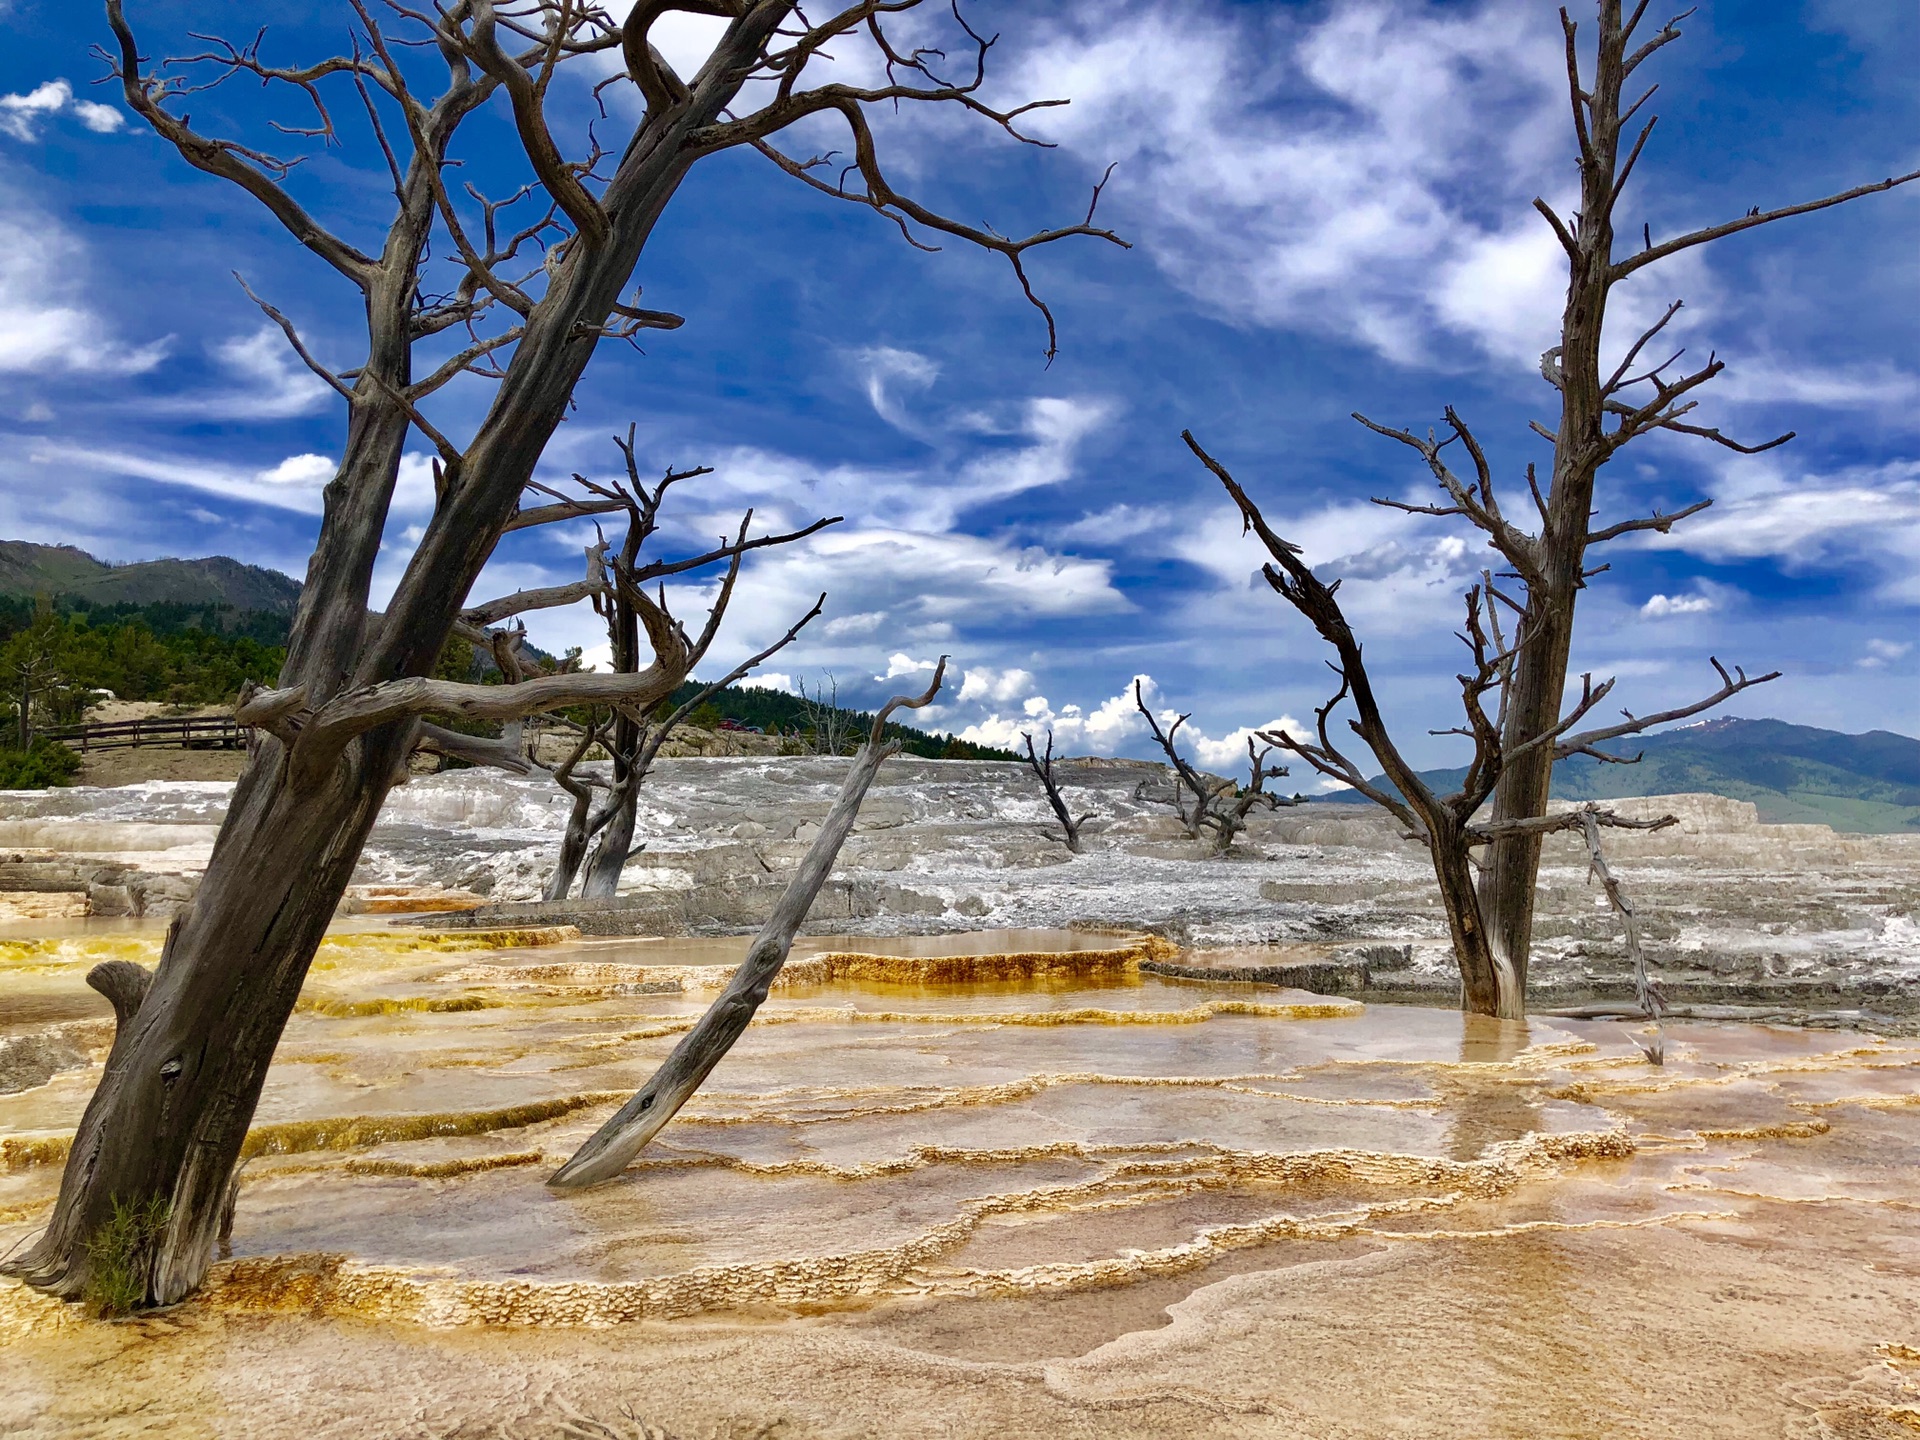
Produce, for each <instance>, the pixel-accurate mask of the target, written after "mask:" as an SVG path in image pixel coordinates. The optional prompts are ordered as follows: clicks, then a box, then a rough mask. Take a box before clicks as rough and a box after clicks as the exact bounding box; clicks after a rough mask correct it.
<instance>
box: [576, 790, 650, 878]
mask: <svg viewBox="0 0 1920 1440" xmlns="http://www.w3.org/2000/svg"><path fill="white" fill-rule="evenodd" d="M608 803H609V804H610V805H612V806H613V814H612V815H611V816H610V817H609V818H608V820H607V823H606V826H605V827H604V828H603V829H602V830H601V831H600V843H599V844H598V845H596V846H595V847H594V851H593V858H592V859H591V860H589V861H588V862H587V879H586V883H585V884H584V885H583V886H582V887H581V889H580V893H581V895H582V896H584V897H585V898H586V899H588V900H611V899H612V898H613V897H614V896H615V895H617V894H619V893H620V877H621V876H622V875H623V874H625V873H626V868H627V860H628V858H629V857H630V856H631V855H632V854H633V827H634V817H635V815H636V814H637V813H638V811H639V808H640V787H639V786H638V785H635V784H631V783H629V784H627V785H625V786H622V785H621V783H620V782H619V781H618V780H616V781H614V793H613V796H612V798H611V799H610V800H609V801H608Z"/></svg>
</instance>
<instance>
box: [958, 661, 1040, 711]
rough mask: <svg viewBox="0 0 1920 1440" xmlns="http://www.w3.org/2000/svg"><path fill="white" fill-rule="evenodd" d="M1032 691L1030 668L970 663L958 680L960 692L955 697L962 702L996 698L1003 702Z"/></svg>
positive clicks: (1029, 693)
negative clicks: (1004, 667) (1021, 668)
mask: <svg viewBox="0 0 1920 1440" xmlns="http://www.w3.org/2000/svg"><path fill="white" fill-rule="evenodd" d="M1032 693H1033V672H1032V671H1030V670H1020V669H1011V670H995V669H993V668H992V667H990V666H986V665H970V666H968V667H967V673H966V675H965V677H964V678H962V680H961V682H960V693H959V696H958V697H957V698H958V699H959V700H960V701H961V702H963V703H964V702H966V701H977V700H998V701H999V702H1001V703H1002V704H1005V703H1007V702H1008V701H1010V700H1017V699H1019V698H1020V697H1021V696H1023V695H1031V694H1032Z"/></svg>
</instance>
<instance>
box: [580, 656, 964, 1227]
mask: <svg viewBox="0 0 1920 1440" xmlns="http://www.w3.org/2000/svg"><path fill="white" fill-rule="evenodd" d="M946 670H947V657H946V656H944V655H942V656H941V657H940V663H939V664H938V665H937V666H935V667H934V672H933V683H932V684H931V685H929V686H928V687H927V688H926V691H925V692H924V693H923V694H921V695H919V696H918V697H908V696H905V695H896V696H894V697H893V699H891V700H889V701H888V702H887V703H886V704H885V705H883V706H881V707H880V713H879V714H878V715H876V716H874V719H873V728H872V730H871V731H869V732H868V735H867V740H866V743H865V744H864V745H862V746H861V747H860V750H859V752H858V753H857V754H856V755H855V756H854V759H853V765H852V767H851V768H850V769H849V770H848V772H847V778H846V780H845V782H844V783H843V784H842V785H841V787H840V795H839V798H838V799H836V800H835V801H834V802H833V808H832V809H831V810H830V811H828V812H827V818H826V819H825V820H824V821H822V822H821V825H820V833H819V834H818V835H816V836H815V837H814V840H813V843H812V844H811V845H809V846H808V847H807V853H806V855H805V857H804V858H803V859H802V860H801V861H800V868H799V869H798V871H797V872H796V873H795V874H794V877H793V879H792V880H791V881H789V882H788V884H787V889H786V893H785V894H783V895H782V896H781V897H780V901H779V903H778V904H777V905H775V906H774V910H773V914H772V915H771V916H769V917H768V919H767V923H766V924H765V925H763V926H762V927H761V929H760V934H759V935H758V936H757V937H756V938H755V940H754V942H753V946H752V948H751V949H749V950H748V951H747V957H746V959H745V960H743V961H741V963H740V968H739V969H737V970H735V971H734V973H733V978H732V979H731V980H729V981H728V982H727V986H726V988H725V989H724V990H722V991H721V992H720V995H719V998H717V999H716V1000H715V1001H714V1002H713V1004H711V1005H709V1006H708V1007H707V1013H706V1014H704V1015H702V1016H701V1017H700V1020H699V1022H698V1023H697V1024H696V1025H695V1026H694V1027H693V1029H691V1030H689V1031H688V1032H687V1033H686V1035H685V1036H684V1037H683V1038H682V1039H681V1041H680V1043H679V1044H678V1045H676V1046H674V1047H673V1053H672V1054H670V1055H668V1056H667V1058H666V1060H665V1061H664V1062H663V1063H662V1064H661V1066H660V1068H659V1069H658V1070H656V1071H654V1072H653V1077H652V1078H651V1079H649V1080H648V1081H647V1083H646V1084H645V1085H643V1086H642V1087H641V1088H640V1090H639V1093H637V1094H636V1095H635V1096H634V1097H633V1098H632V1099H631V1100H629V1101H627V1103H626V1104H624V1105H622V1106H621V1107H620V1109H619V1110H618V1111H617V1112H615V1114H614V1115H613V1116H612V1118H611V1119H609V1120H608V1121H607V1122H606V1123H605V1124H604V1125H602V1126H601V1127H600V1128H599V1129H598V1130H596V1131H594V1132H593V1135H592V1136H591V1137H590V1138H589V1139H588V1140H587V1142H586V1144H584V1145H582V1146H581V1147H580V1148H579V1149H578V1150H577V1151H575V1152H574V1154H573V1158H571V1159H570V1160H568V1161H567V1163H566V1164H564V1165H562V1166H561V1167H560V1168H559V1169H558V1170H556V1171H555V1172H554V1173H553V1175H552V1177H551V1178H550V1179H548V1181H547V1184H548V1185H549V1186H551V1187H552V1188H554V1189H556V1190H584V1189H586V1188H587V1187H588V1186H591V1185H599V1184H601V1183H603V1182H605V1181H608V1180H611V1179H613V1178H614V1176H616V1175H618V1174H619V1173H620V1172H621V1171H622V1170H624V1169H626V1168H627V1165H628V1164H629V1163H630V1162H631V1161H632V1160H633V1157H634V1156H635V1155H638V1154H639V1153H640V1151H641V1150H642V1149H643V1148H644V1147H645V1145H646V1143H647V1142H648V1141H649V1140H651V1139H652V1138H653V1137H654V1136H655V1135H657V1134H659V1132H660V1131H661V1130H662V1129H663V1128H664V1127H665V1126H666V1124H667V1122H668V1121H669V1120H671V1119H673V1117H674V1116H675V1115H676V1114H678V1113H679V1110H680V1107H681V1106H682V1105H684V1104H686V1103H687V1101H688V1100H689V1099H691V1098H692V1096H693V1093H694V1092H695V1091H696V1090H698V1089H699V1088H700V1084H701V1082H702V1081H704V1080H705V1079H706V1078H707V1076H708V1075H710V1074H711V1073H712V1072H713V1067H714V1066H716V1065H718V1064H719V1063H720V1062H721V1060H723V1059H725V1058H726V1054H727V1052H728V1051H729V1050H731V1049H732V1048H733V1045H734V1042H735V1041H736V1040H738V1039H739V1038H740V1036H741V1034H742V1033H743V1032H744V1031H745V1030H746V1028H747V1025H748V1023H749V1022H750V1021H751V1020H752V1019H753V1017H754V1013H755V1012H756V1011H757V1010H759V1008H760V1006H761V1004H762V1003H763V1002H764V1001H765V1000H766V998H767V992H768V991H769V990H770V989H771V988H772V986H773V982H774V978H775V977H776V976H777V975H779V973H780V967H781V966H783V965H785V964H786V963H787V952H788V951H789V950H790V949H792V947H793V937H794V936H795V935H797V934H798V933H799V931H800V925H801V923H802V922H803V921H804V920H805V919H806V918H807V912H808V911H809V910H810V909H812V908H813V902H814V898H815V897H816V896H818V895H819V893H820V887H821V886H822V885H824V884H826V882H827V876H828V875H830V874H831V873H832V872H833V863H834V861H835V860H836V859H837V858H838V857H839V854H840V847H841V846H842V845H844V844H845V843H846V839H847V835H848V834H849V833H850V832H851V831H852V829H853V822H854V820H855V819H856V818H858V816H859V814H860V802H861V801H863V800H864V799H865V798H866V795H867V790H868V787H870V786H871V785H872V784H873V779H874V776H876V775H878V774H879V773H880V766H881V764H882V763H884V762H885V761H886V760H887V758H888V757H889V756H892V755H895V754H898V753H899V750H900V742H899V741H898V740H888V739H885V738H884V737H885V735H886V727H887V720H888V717H890V716H891V715H892V714H893V712H894V711H895V710H897V709H901V708H903V707H904V708H907V709H913V710H917V709H919V708H921V707H922V706H925V705H930V704H932V703H933V697H934V696H935V695H937V694H939V693H940V682H941V679H942V678H943V677H944V676H945V674H946Z"/></svg>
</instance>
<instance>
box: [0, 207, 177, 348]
mask: <svg viewBox="0 0 1920 1440" xmlns="http://www.w3.org/2000/svg"><path fill="white" fill-rule="evenodd" d="M86 259H87V257H86V249H85V247H84V246H82V245H81V244H80V242H79V241H78V240H76V239H75V238H74V237H73V236H72V235H70V234H69V233H68V232H67V231H66V229H65V228H64V227H62V226H61V225H60V224H59V222H58V221H56V220H54V219H53V218H52V217H51V216H48V215H44V214H39V213H36V212H35V210H34V208H33V207H32V206H31V205H28V204H25V203H23V202H21V201H20V200H19V198H18V197H17V196H12V195H8V194H6V193H4V192H0V375H4V374H28V375H43V374H46V373H48V372H57V371H68V372H76V373H80V374H89V375H133V374H139V373H141V372H143V371H147V370H151V369H152V368H153V367H154V366H156V365H158V364H159V363H160V361H161V359H162V358H163V357H164V356H165V355H166V351H167V342H165V341H157V342H155V343H153V344H150V345H144V346H129V345H126V344H124V343H123V342H121V341H120V340H118V339H117V338H115V335H114V329H113V326H112V324H111V323H109V322H108V321H107V320H106V319H105V318H104V317H103V316H101V315H100V314H99V313H98V312H97V311H95V310H94V309H93V308H92V307H91V306H89V305H88V304H87V303H86V301H85V298H84V295H83V293H82V280H81V277H82V276H83V275H84V273H85V271H86V268H87V264H86Z"/></svg>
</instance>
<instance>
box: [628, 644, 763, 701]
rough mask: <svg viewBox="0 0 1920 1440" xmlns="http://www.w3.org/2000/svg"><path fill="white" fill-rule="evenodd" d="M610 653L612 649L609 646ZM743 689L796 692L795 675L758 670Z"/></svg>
mask: <svg viewBox="0 0 1920 1440" xmlns="http://www.w3.org/2000/svg"><path fill="white" fill-rule="evenodd" d="M608 653H609V655H611V653H612V651H611V648H609V651H608ZM740 688H741V689H742V690H778V691H780V692H781V693H782V694H783V695H791V694H793V693H795V692H794V683H793V677H792V676H791V675H787V674H784V673H782V672H781V671H779V670H756V671H754V672H753V674H751V675H748V676H747V677H746V678H745V679H743V680H742V681H741V682H740Z"/></svg>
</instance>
